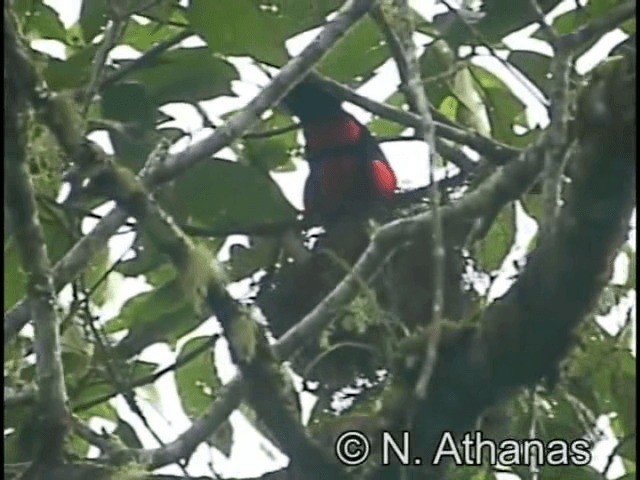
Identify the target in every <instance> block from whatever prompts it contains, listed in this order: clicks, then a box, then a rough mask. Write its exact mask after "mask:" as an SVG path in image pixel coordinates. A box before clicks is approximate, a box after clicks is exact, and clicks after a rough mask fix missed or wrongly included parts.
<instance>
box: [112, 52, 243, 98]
mask: <svg viewBox="0 0 640 480" xmlns="http://www.w3.org/2000/svg"><path fill="white" fill-rule="evenodd" d="M121 63H122V64H126V63H128V62H121ZM129 78H130V79H132V80H135V81H137V82H139V83H141V84H142V85H144V86H145V88H146V89H147V94H148V96H149V98H151V99H152V100H153V102H154V103H155V104H156V105H158V106H160V105H163V104H165V103H169V102H196V101H200V100H206V99H210V98H213V97H216V96H218V95H230V94H232V93H233V92H232V91H231V81H233V80H237V79H238V78H239V77H238V72H237V71H236V69H235V68H234V67H233V66H232V65H231V64H230V63H229V62H227V61H226V60H223V59H221V58H218V57H215V56H213V55H212V54H211V53H210V52H209V50H207V48H205V47H197V48H180V49H177V50H171V51H168V52H166V53H164V54H162V55H160V56H159V57H158V58H156V59H154V60H153V61H151V62H149V64H148V65H147V66H146V68H144V69H141V70H138V71H136V72H135V73H132V74H131V75H130V77H129Z"/></svg>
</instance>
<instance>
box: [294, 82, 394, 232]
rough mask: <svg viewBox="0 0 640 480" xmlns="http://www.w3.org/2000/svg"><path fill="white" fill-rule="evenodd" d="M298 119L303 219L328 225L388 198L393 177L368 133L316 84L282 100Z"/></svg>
mask: <svg viewBox="0 0 640 480" xmlns="http://www.w3.org/2000/svg"><path fill="white" fill-rule="evenodd" d="M283 104H284V106H285V108H286V109H287V110H288V111H290V113H292V114H293V115H294V116H296V117H298V119H299V121H300V124H301V126H302V131H303V136H304V140H305V159H306V160H307V162H308V163H309V175H308V177H307V179H306V181H305V186H304V193H303V203H304V212H305V214H306V215H309V216H315V217H317V218H320V219H323V220H326V221H331V220H336V219H341V218H344V217H345V216H347V215H349V214H352V213H358V212H359V213H362V212H366V211H367V210H368V209H370V208H372V207H374V206H375V205H376V204H380V203H381V202H386V201H389V200H391V199H392V198H393V195H394V193H395V190H396V188H397V179H396V175H395V173H394V171H393V169H392V168H391V165H390V164H389V161H388V160H387V158H386V157H385V155H384V153H383V152H382V150H381V148H380V145H379V144H378V142H377V141H376V139H375V138H374V137H373V135H372V134H371V132H370V131H369V130H368V129H367V127H365V126H364V125H363V124H362V123H361V122H359V121H358V120H357V119H356V118H355V117H354V116H353V115H351V114H350V113H348V112H346V111H345V110H344V109H343V108H342V101H341V100H340V99H339V98H337V97H336V96H334V95H333V94H331V93H330V92H327V91H326V90H324V89H323V88H322V87H321V86H320V85H318V84H317V83H315V82H312V81H309V80H303V81H302V82H301V83H299V84H298V85H296V86H295V87H294V88H293V89H292V90H291V92H289V94H288V95H287V96H286V97H285V98H284V100H283Z"/></svg>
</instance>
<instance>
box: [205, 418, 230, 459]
mask: <svg viewBox="0 0 640 480" xmlns="http://www.w3.org/2000/svg"><path fill="white" fill-rule="evenodd" d="M232 442H233V427H232V426H231V422H230V421H229V419H228V418H227V419H225V421H224V422H222V423H221V424H220V426H219V427H218V428H216V431H215V432H213V435H211V436H209V438H208V439H207V443H208V444H209V445H211V446H212V447H214V448H215V449H217V450H219V451H220V452H222V453H223V454H224V455H225V456H227V457H228V456H229V455H231V447H232V446H233V443H232Z"/></svg>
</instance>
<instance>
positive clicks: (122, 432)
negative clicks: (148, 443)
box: [113, 418, 143, 448]
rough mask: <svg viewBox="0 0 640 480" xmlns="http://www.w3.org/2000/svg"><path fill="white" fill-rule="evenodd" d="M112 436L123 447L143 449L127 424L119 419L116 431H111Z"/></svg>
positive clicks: (134, 432) (133, 431)
mask: <svg viewBox="0 0 640 480" xmlns="http://www.w3.org/2000/svg"><path fill="white" fill-rule="evenodd" d="M113 435H115V436H116V437H118V438H119V439H120V440H121V441H122V443H123V444H124V445H126V446H127V447H129V448H143V445H142V443H140V439H139V438H138V435H137V434H136V431H135V430H134V429H133V427H132V426H131V425H129V423H127V422H125V421H124V420H122V419H121V418H119V419H118V424H117V426H116V429H115V430H114V431H113Z"/></svg>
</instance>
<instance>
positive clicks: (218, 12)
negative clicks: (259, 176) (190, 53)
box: [187, 0, 287, 65]
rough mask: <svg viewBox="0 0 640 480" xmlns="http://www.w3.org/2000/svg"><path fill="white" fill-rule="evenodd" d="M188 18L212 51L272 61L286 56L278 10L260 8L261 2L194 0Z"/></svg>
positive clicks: (280, 61)
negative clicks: (276, 11)
mask: <svg viewBox="0 0 640 480" xmlns="http://www.w3.org/2000/svg"><path fill="white" fill-rule="evenodd" d="M187 18H188V19H189V22H190V23H191V26H192V27H193V29H194V30H195V31H196V33H198V34H199V35H200V36H202V37H203V38H204V40H205V41H206V42H207V45H208V46H209V49H210V50H211V51H212V52H216V53H221V54H223V55H238V56H240V55H248V56H251V57H254V58H256V59H258V60H260V61H263V62H267V63H270V64H273V65H281V64H283V63H284V62H285V61H286V60H287V52H286V49H285V45H284V40H285V39H286V38H287V36H286V35H283V26H282V24H281V23H280V22H278V18H277V14H276V13H275V12H273V11H272V10H268V9H265V10H261V9H260V5H259V4H258V2H255V1H252V0H235V1H234V2H232V3H230V2H224V1H221V0H192V1H191V2H190V3H189V8H188V10H187ZM213 19H220V20H221V19H224V21H212V20H213Z"/></svg>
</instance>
